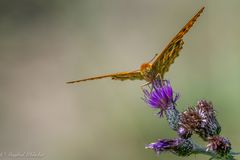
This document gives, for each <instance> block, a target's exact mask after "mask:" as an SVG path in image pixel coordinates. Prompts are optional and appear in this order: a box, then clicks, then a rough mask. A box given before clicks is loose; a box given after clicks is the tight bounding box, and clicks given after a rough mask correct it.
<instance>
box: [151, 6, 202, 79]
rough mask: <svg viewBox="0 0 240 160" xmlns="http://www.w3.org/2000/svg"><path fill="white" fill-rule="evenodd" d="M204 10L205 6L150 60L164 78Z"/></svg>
mask: <svg viewBox="0 0 240 160" xmlns="http://www.w3.org/2000/svg"><path fill="white" fill-rule="evenodd" d="M203 10H204V7H203V8H201V9H200V10H199V11H198V13H197V14H196V15H195V16H194V17H193V18H192V19H191V20H190V21H189V22H188V23H187V24H186V25H185V26H184V27H183V28H182V29H181V30H180V31H179V32H178V34H177V35H176V36H175V37H174V38H173V39H172V40H171V42H170V43H169V44H168V45H167V47H166V48H165V49H164V50H163V51H162V52H161V53H160V54H159V55H158V56H156V57H155V58H154V59H153V60H152V61H151V62H150V64H152V69H153V70H154V71H155V72H156V73H159V74H160V75H161V78H163V77H164V74H165V73H166V72H167V71H168V70H169V67H170V65H171V64H173V63H174V60H175V58H176V57H178V56H179V51H180V50H181V49H182V46H183V44H184V42H183V39H182V38H183V36H184V35H185V34H186V33H187V32H188V31H189V30H190V28H191V27H192V26H193V24H194V23H195V21H196V20H197V18H198V17H199V16H200V14H201V13H202V12H203Z"/></svg>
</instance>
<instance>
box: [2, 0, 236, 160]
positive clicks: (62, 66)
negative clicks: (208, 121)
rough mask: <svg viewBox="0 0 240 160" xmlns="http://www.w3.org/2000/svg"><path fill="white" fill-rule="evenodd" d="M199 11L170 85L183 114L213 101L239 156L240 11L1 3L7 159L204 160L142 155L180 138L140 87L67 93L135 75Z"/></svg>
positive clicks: (160, 2)
mask: <svg viewBox="0 0 240 160" xmlns="http://www.w3.org/2000/svg"><path fill="white" fill-rule="evenodd" d="M202 6H205V7H206V8H205V11H204V13H203V14H202V15H201V17H200V18H199V19H198V21H197V22H196V23H195V25H194V26H193V28H192V29H191V30H190V32H189V33H188V34H187V35H186V36H185V37H184V41H185V44H184V48H183V50H182V51H181V52H180V57H178V58H177V59H176V61H175V63H174V64H173V65H172V66H171V68H170V72H168V73H167V74H166V78H167V79H170V80H171V82H172V85H173V87H174V89H175V91H178V92H180V94H181V98H180V100H179V103H178V108H179V110H181V111H182V110H184V108H186V107H187V106H191V105H195V104H196V102H197V100H199V99H207V100H210V101H212V102H213V104H214V105H215V109H216V111H217V116H218V117H217V118H218V120H219V122H220V124H221V126H222V132H221V134H222V135H223V136H226V137H228V138H229V139H230V140H231V142H232V147H233V149H234V151H240V147H239V146H240V139H239V132H240V127H239V124H238V123H239V121H240V116H239V112H240V107H239V102H240V99H239V95H240V85H239V82H240V71H239V69H240V53H239V46H240V30H239V28H240V20H239V15H240V9H239V8H240V1H238V0H231V1H223V0H219V1H217V0H212V1H192V0H182V1H178V0H174V1H173V0H172V1H167V0H101V1H100V0H79V1H77V0H75V1H74V0H72V1H64V0H58V1H57V0H42V1H37V0H35V1H34V0H22V1H17V0H15V1H14V0H10V1H7V0H1V1H0V34H1V36H0V75H1V78H0V82H1V83H0V87H1V91H0V95H1V96H0V109H1V111H0V128H1V131H0V152H2V151H12V152H14V151H36V152H42V153H44V154H45V156H44V158H43V159H57V160H60V159H63V160H64V159H71V160H75V159H76V160H77V159H78V160H79V159H81V160H92V159H97V160H113V159H114V160H123V159H138V160H140V159H141V160H144V159H149V160H150V159H151V160H157V159H199V160H200V159H207V158H208V157H206V156H203V155H197V156H190V157H189V158H179V157H176V156H174V155H172V154H170V153H165V154H162V155H160V156H157V155H156V154H155V153H154V152H153V151H151V150H146V149H144V146H145V145H146V144H148V143H151V142H153V141H155V140H156V139H158V138H173V137H175V136H176V134H175V132H173V131H171V129H170V128H169V127H168V125H167V122H166V121H165V120H164V119H159V118H157V116H155V115H154V114H155V113H156V112H157V111H154V110H152V109H150V108H149V107H148V106H147V105H146V104H145V103H144V102H143V101H142V100H141V99H140V97H142V96H143V93H142V91H141V89H140V85H142V84H143V83H144V82H143V81H124V82H119V81H112V80H110V79H103V80H98V81H89V82H85V83H84V82H83V83H81V84H77V85H67V84H65V82H66V81H69V80H74V79H80V78H86V77H89V76H94V75H99V74H105V73H114V72H119V71H129V70H133V69H138V68H139V66H140V64H142V63H143V62H147V61H149V60H150V59H151V58H152V57H153V56H154V54H155V53H158V52H160V51H161V50H162V49H163V48H164V47H165V46H166V45H167V43H168V42H169V41H170V40H171V39H172V37H173V36H174V35H175V34H176V33H177V32H178V31H179V30H180V29H181V27H182V26H183V25H184V24H185V23H186V22H187V21H188V20H189V19H190V18H191V17H192V16H193V15H194V14H195V13H196V12H197V11H198V10H199V9H200V8H201V7H202ZM196 138H197V137H196ZM203 144H205V143H203Z"/></svg>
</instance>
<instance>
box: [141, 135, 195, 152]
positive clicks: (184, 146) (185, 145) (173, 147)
mask: <svg viewBox="0 0 240 160" xmlns="http://www.w3.org/2000/svg"><path fill="white" fill-rule="evenodd" d="M145 148H148V149H152V150H154V151H155V152H156V153H157V154H160V153H161V152H164V151H171V152H173V153H176V154H178V155H179V156H187V155H189V154H191V152H192V149H193V145H192V143H191V141H189V140H188V139H182V138H175V139H159V140H158V141H156V142H153V143H150V144H149V145H147V146H146V147H145Z"/></svg>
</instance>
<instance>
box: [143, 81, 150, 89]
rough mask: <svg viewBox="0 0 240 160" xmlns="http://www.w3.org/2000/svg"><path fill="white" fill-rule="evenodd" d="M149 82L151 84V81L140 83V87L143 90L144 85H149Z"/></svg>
mask: <svg viewBox="0 0 240 160" xmlns="http://www.w3.org/2000/svg"><path fill="white" fill-rule="evenodd" d="M149 84H151V82H146V83H144V84H143V85H141V89H142V90H144V87H145V86H149Z"/></svg>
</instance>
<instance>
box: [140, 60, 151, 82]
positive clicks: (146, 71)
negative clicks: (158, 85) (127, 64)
mask: <svg viewBox="0 0 240 160" xmlns="http://www.w3.org/2000/svg"><path fill="white" fill-rule="evenodd" d="M140 71H141V74H142V76H143V77H144V79H146V80H147V81H150V80H151V79H152V77H153V75H152V64H150V63H143V64H142V65H141V67H140Z"/></svg>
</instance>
